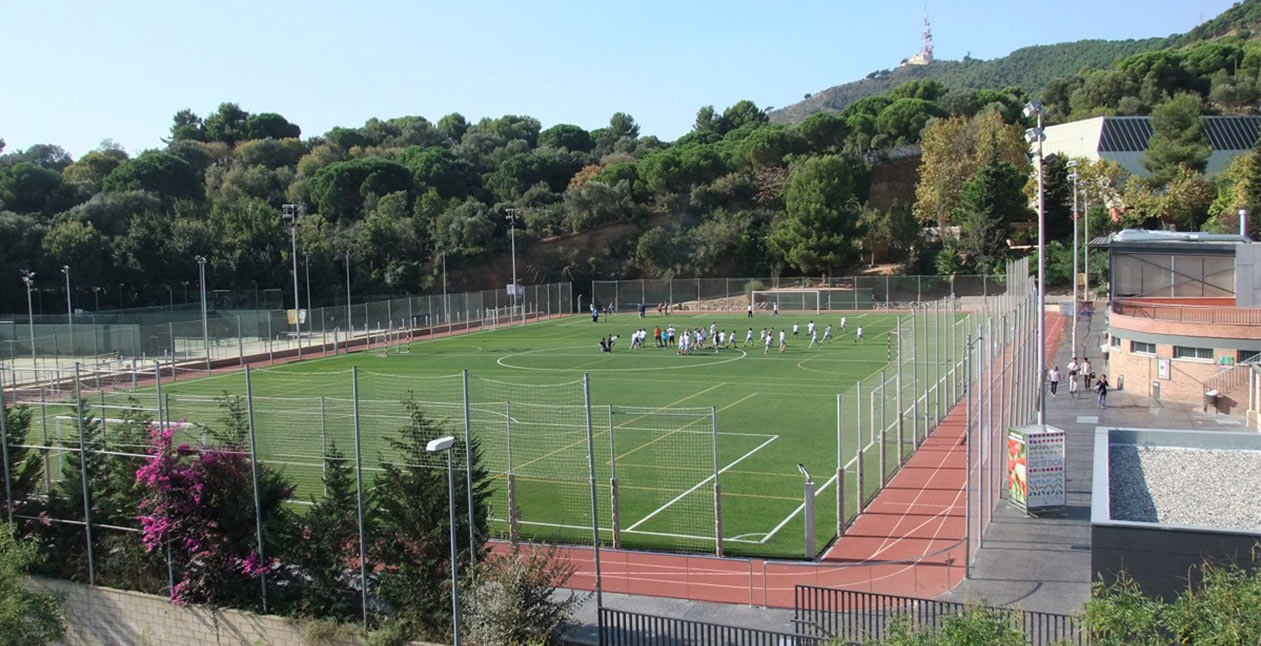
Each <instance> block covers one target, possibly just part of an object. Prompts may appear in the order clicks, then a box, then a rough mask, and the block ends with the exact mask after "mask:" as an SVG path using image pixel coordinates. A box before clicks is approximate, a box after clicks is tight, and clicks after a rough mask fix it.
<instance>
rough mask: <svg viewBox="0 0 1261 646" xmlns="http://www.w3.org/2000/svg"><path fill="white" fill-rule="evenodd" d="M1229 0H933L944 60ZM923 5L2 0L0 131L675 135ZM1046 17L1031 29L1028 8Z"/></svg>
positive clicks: (1160, 21) (840, 1)
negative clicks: (199, 119) (389, 122)
mask: <svg viewBox="0 0 1261 646" xmlns="http://www.w3.org/2000/svg"><path fill="white" fill-rule="evenodd" d="M1230 5H1231V1H1230V0H1198V1H1197V2H1186V1H1185V0H1107V1H1099V0H1094V1H1090V2H1084V1H1079V0H1069V1H1067V2H1065V1H1060V2H1042V3H1031V2H1015V1H1012V0H1006V1H995V0H983V1H976V2H972V1H964V0H953V1H952V2H950V3H944V2H940V1H937V2H930V3H929V6H928V10H929V16H930V19H931V20H932V26H933V35H934V41H935V44H936V53H937V57H938V58H947V59H952V60H957V59H959V58H961V57H962V56H963V55H964V54H965V53H967V52H971V54H972V56H973V57H975V58H993V57H996V56H1002V55H1004V54H1006V53H1008V52H1010V51H1011V50H1013V49H1017V48H1019V47H1023V46H1026V45H1035V44H1046V43H1055V42H1064V41H1072V40H1079V39H1083V38H1107V39H1125V38H1145V37H1149V36H1167V35H1169V34H1172V33H1183V32H1186V31H1187V30H1189V29H1190V28H1191V27H1193V26H1194V25H1196V24H1198V23H1199V22H1201V21H1203V20H1207V19H1209V18H1212V17H1213V16H1215V15H1217V14H1218V13H1220V12H1221V11H1223V10H1224V9H1226V8H1227V7H1229V6H1230ZM923 7H924V5H923V2H922V1H921V0H880V1H877V2H871V1H867V0H861V1H845V0H831V1H828V0H816V1H810V2H795V3H792V2H789V3H782V4H781V3H775V2H766V1H763V2H750V1H747V0H728V1H726V2H697V1H690V0H669V1H666V2H660V1H657V0H644V1H641V2H620V3H603V2H591V1H589V0H588V1H586V2H580V1H577V0H574V1H564V2H561V1H556V2H546V1H541V2H520V1H516V2H474V1H466V2H441V3H434V2H423V1H420V0H416V1H412V2H408V1H398V2H375V1H373V0H359V1H357V2H317V1H311V2H297V1H270V0H255V1H254V2H248V1H240V2H238V1H221V0H209V1H208V2H171V1H170V0H165V1H160V2H159V1H146V2H127V1H122V2H59V1H57V0H47V1H35V2H20V1H18V0H8V1H6V2H3V3H2V4H0V33H2V34H3V42H4V51H5V53H6V55H5V63H4V72H3V74H2V75H0V79H2V80H0V138H4V139H5V140H6V141H7V143H8V146H9V150H12V149H14V148H25V147H27V146H29V145H31V144H35V143H53V144H59V145H61V146H63V147H65V148H66V149H67V150H68V151H69V152H70V153H71V154H72V155H74V156H75V157H78V156H79V155H82V154H83V153H84V152H86V151H88V150H91V149H92V148H94V147H96V145H97V144H98V143H99V142H100V141H101V140H102V139H105V138H111V139H114V140H115V141H117V142H118V143H120V144H122V145H123V146H124V147H126V148H127V150H128V151H130V152H132V153H136V152H139V151H140V150H143V149H145V148H150V147H156V146H160V145H161V142H160V137H162V136H164V135H165V134H166V133H167V129H168V128H169V126H170V121H171V115H173V114H174V113H175V112H176V111H177V110H179V109H181V108H185V107H188V108H192V109H193V111H194V112H196V113H198V114H200V115H202V116H205V115H206V114H207V113H209V112H211V111H213V110H214V109H215V107H216V106H217V105H218V104H219V103H220V102H222V101H235V102H237V103H239V104H240V105H241V107H242V108H244V109H246V110H249V111H250V112H279V113H281V114H283V115H285V116H286V117H287V118H288V119H289V120H290V121H293V122H295V123H297V124H298V125H300V126H301V127H302V132H303V135H304V136H309V135H317V134H321V133H323V132H326V131H327V130H328V129H330V128H331V127H333V126H337V125H341V126H356V125H360V124H362V123H363V122H364V121H365V120H366V119H368V118H370V117H382V118H388V117H395V116H402V115H408V114H418V115H422V116H425V117H427V118H429V119H431V120H433V121H437V119H438V118H439V117H441V116H442V115H444V114H446V113H448V112H460V113H463V114H464V116H465V117H467V118H468V119H469V120H470V121H475V120H477V119H479V118H481V117H484V116H498V115H501V114H509V113H511V114H529V115H532V116H534V117H537V118H538V119H539V120H540V121H542V122H543V127H547V126H550V125H553V124H555V123H562V122H564V123H576V124H578V125H580V126H583V127H586V128H596V127H600V126H602V125H604V124H606V123H607V121H608V117H609V115H610V114H612V113H613V112H616V111H619V110H620V111H624V112H629V113H630V114H631V115H633V116H634V117H635V119H636V120H637V121H639V123H640V125H641V129H642V132H643V134H652V135H657V136H659V137H661V138H662V139H666V140H670V139H674V138H676V137H678V136H680V135H682V134H684V133H686V132H687V131H688V130H689V128H690V127H691V123H692V119H693V117H694V116H695V114H696V110H697V108H699V107H700V106H702V105H707V104H713V105H715V106H717V107H718V108H719V109H720V110H721V109H722V108H723V107H725V106H727V105H730V104H732V103H734V102H736V101H738V100H740V99H744V98H747V99H752V100H753V101H754V102H755V103H757V104H758V105H760V106H766V105H772V106H783V105H788V104H790V103H793V102H795V101H797V100H800V99H801V96H802V95H803V94H804V93H806V92H816V91H818V90H821V89H824V88H827V87H830V86H832V85H836V84H838V83H843V82H846V81H851V80H854V79H857V78H860V77H862V76H864V75H866V74H867V73H869V72H871V71H873V70H877V69H883V68H888V67H893V66H895V65H897V64H898V61H900V60H901V59H903V58H905V57H906V56H908V55H910V54H913V53H914V52H916V51H918V49H919V45H920V23H921V19H922V12H923ZM1037 13H1041V14H1042V15H1041V16H1040V17H1039V16H1037V15H1036V14H1037Z"/></svg>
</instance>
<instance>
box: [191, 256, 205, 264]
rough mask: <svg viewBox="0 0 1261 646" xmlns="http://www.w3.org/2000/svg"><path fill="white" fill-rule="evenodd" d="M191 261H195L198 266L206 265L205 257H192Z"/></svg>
mask: <svg viewBox="0 0 1261 646" xmlns="http://www.w3.org/2000/svg"><path fill="white" fill-rule="evenodd" d="M193 260H196V261H197V264H199V265H204V264H206V257H205V256H193Z"/></svg>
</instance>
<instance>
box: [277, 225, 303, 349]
mask: <svg viewBox="0 0 1261 646" xmlns="http://www.w3.org/2000/svg"><path fill="white" fill-rule="evenodd" d="M280 213H281V215H280V218H281V219H282V220H284V221H286V222H288V223H289V243H290V245H291V250H290V253H289V256H290V258H292V259H293V327H294V330H295V331H296V332H297V333H298V360H299V361H301V360H302V304H301V303H299V302H298V218H299V217H301V216H302V207H300V206H298V205H297V204H281V205H280Z"/></svg>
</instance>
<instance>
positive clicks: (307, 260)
mask: <svg viewBox="0 0 1261 646" xmlns="http://www.w3.org/2000/svg"><path fill="white" fill-rule="evenodd" d="M302 262H303V264H305V265H306V267H305V268H304V269H303V271H304V272H305V273H306V307H307V310H308V311H309V310H310V309H311V254H309V253H307V252H305V251H303V252H302ZM321 320H323V316H322V315H321ZM312 323H314V321H312ZM310 329H311V328H310V327H308V328H307V330H308V332H307V334H310ZM321 332H323V330H321ZM320 342H321V343H323V342H324V339H323V337H321V338H320ZM298 345H299V346H301V345H302V343H301V339H299V342H298Z"/></svg>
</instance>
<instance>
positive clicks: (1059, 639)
mask: <svg viewBox="0 0 1261 646" xmlns="http://www.w3.org/2000/svg"><path fill="white" fill-rule="evenodd" d="M794 606H795V609H796V612H795V614H794V620H795V621H796V623H797V630H798V632H801V633H803V634H805V635H809V636H812V637H815V638H817V639H832V640H836V641H838V642H842V643H845V642H862V643H866V642H868V641H880V640H882V639H884V638H885V635H886V632H887V631H888V628H889V626H890V625H891V623H892V621H893V620H894V619H897V618H899V617H905V618H906V619H908V620H910V622H911V625H912V626H914V627H915V628H916V629H917V630H918V629H924V630H934V629H937V628H940V627H941V625H942V621H943V620H944V619H945V618H947V617H950V616H952V615H957V614H961V613H963V612H965V611H966V610H968V608H969V607H970V606H968V605H967V604H963V603H958V602H954V601H938V600H936V599H920V598H916V597H901V596H896V595H889V594H874V593H870V592H857V591H853V590H837V589H834V588H820V587H815V586H809V585H798V586H796V599H795V601H794ZM992 610H996V611H998V612H1002V613H1004V614H1007V615H1008V617H1009V618H1010V619H1011V621H1012V623H1013V625H1015V626H1016V627H1017V628H1019V629H1020V630H1022V631H1023V632H1024V634H1025V638H1026V639H1027V640H1028V643H1029V644H1031V646H1052V645H1054V644H1078V645H1081V644H1085V638H1084V636H1083V634H1082V630H1081V626H1080V624H1079V620H1078V618H1077V617H1075V616H1072V615H1061V614H1055V613H1049V612H1033V611H1028V610H1016V609H1012V608H992Z"/></svg>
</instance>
